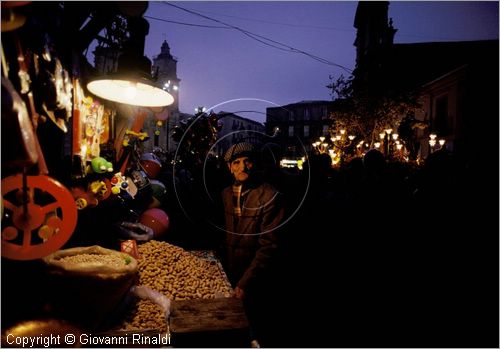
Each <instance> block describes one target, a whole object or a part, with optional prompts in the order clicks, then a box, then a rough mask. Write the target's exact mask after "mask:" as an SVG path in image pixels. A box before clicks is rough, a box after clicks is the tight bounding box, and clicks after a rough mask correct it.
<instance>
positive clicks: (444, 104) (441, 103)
mask: <svg viewBox="0 0 500 349" xmlns="http://www.w3.org/2000/svg"><path fill="white" fill-rule="evenodd" d="M434 126H435V127H434V129H435V131H436V133H437V134H438V136H446V135H449V134H450V125H449V121H448V96H443V97H439V98H437V99H436V117H435V125H434Z"/></svg>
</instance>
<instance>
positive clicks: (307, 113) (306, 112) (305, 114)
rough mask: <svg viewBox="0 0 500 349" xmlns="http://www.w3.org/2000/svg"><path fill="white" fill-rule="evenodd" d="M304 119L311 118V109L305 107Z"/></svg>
mask: <svg viewBox="0 0 500 349" xmlns="http://www.w3.org/2000/svg"><path fill="white" fill-rule="evenodd" d="M304 120H309V109H307V108H306V109H304Z"/></svg>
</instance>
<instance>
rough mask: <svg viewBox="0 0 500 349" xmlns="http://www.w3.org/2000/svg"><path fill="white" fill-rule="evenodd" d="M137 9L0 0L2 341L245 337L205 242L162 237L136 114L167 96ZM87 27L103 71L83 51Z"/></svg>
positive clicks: (158, 192)
mask: <svg viewBox="0 0 500 349" xmlns="http://www.w3.org/2000/svg"><path fill="white" fill-rule="evenodd" d="M146 8H147V2H144V3H142V2H137V3H135V2H134V4H131V3H129V4H126V3H122V2H113V3H105V4H104V5H103V6H96V5H95V4H94V3H90V4H89V5H83V4H82V3H66V2H62V3H59V2H53V3H36V2H2V202H1V203H2V205H1V209H2V211H1V214H2V231H1V238H2V240H1V244H2V284H3V287H2V303H3V306H2V320H3V321H2V322H3V324H2V345H4V346H13V347H17V346H23V345H25V344H26V343H23V342H22V340H21V338H30V339H31V340H33V341H34V342H32V343H35V342H36V344H38V345H45V342H44V341H45V340H50V341H51V342H50V343H49V344H50V346H54V347H57V346H96V345H97V346H99V347H104V346H108V345H110V346H113V345H115V346H116V344H124V343H123V342H119V343H108V342H106V341H105V339H108V340H109V341H111V339H112V338H115V339H116V340H117V341H118V340H119V339H121V340H122V341H123V340H127V339H128V338H130V339H131V340H134V342H128V343H125V344H127V345H123V346H149V347H150V346H158V347H159V346H166V345H168V346H170V345H174V346H186V345H187V346H189V345H194V344H196V345H200V346H221V345H228V346H235V345H238V346H239V345H245V344H247V343H248V322H247V320H246V317H245V314H244V311H243V306H242V303H241V301H239V300H236V299H234V298H231V295H232V288H231V285H230V283H229V281H228V279H227V276H226V274H225V272H224V270H223V268H222V265H221V263H220V261H219V260H218V259H217V256H216V254H215V253H213V252H210V251H207V250H202V251H188V250H186V249H183V248H181V247H179V246H176V245H175V244H173V243H169V242H166V239H165V234H166V232H167V231H168V230H169V229H170V225H171V222H170V219H171V217H170V216H169V214H167V212H168V211H169V208H170V207H169V206H168V205H166V199H165V198H166V196H167V186H168V184H167V182H166V181H165V177H162V175H164V174H165V166H166V164H167V162H166V159H165V158H163V159H162V155H164V154H162V151H161V149H155V151H154V152H152V151H146V150H144V149H145V148H147V147H146V145H147V144H146V142H148V141H149V140H150V138H151V137H150V135H149V134H148V132H147V131H146V130H145V125H146V123H148V122H149V123H150V121H153V122H154V121H155V120H164V118H165V115H168V113H167V110H166V109H165V108H166V107H167V106H168V105H169V104H171V103H172V102H173V98H172V96H171V95H170V94H169V93H168V92H166V91H164V90H162V89H161V88H157V87H155V85H154V82H152V77H151V74H150V70H151V64H150V62H148V61H149V60H148V59H147V57H145V56H144V39H145V36H146V35H147V33H148V24H147V21H146V20H145V19H144V18H142V14H143V13H144V11H145V9H146ZM120 25H121V27H120ZM117 28H118V29H117ZM120 30H122V31H123V32H122V34H126V35H122V36H121V37H118V36H117V31H120ZM102 33H105V36H106V37H101V35H104V34H102ZM95 39H98V42H99V45H100V47H101V48H102V47H104V48H106V49H109V50H112V49H116V50H117V52H118V53H120V54H119V57H120V58H119V59H118V61H117V62H115V63H116V64H115V66H114V68H115V70H114V71H111V72H110V71H109V70H110V68H109V67H107V68H106V69H107V70H106V71H103V67H101V70H99V69H98V68H99V67H97V65H96V66H92V65H91V64H90V63H89V62H88V61H87V58H86V55H85V53H86V52H85V51H86V50H88V47H89V45H90V43H91V42H92V41H93V40H95ZM134 64H135V65H136V66H139V73H137V71H138V70H137V69H136V68H137V67H132V66H133V65H134ZM134 69H135V70H134ZM111 70H112V69H111ZM133 72H135V73H133ZM144 72H147V73H146V74H144ZM148 75H149V76H148ZM117 82H118V83H117ZM108 84H110V85H108ZM113 84H114V85H113ZM122 85H126V87H127V88H126V89H125V90H122V91H120V90H118V88H121V87H123V86H122ZM131 88H137V90H134V91H132V92H133V93H132V92H131ZM144 91H146V93H144V94H142V93H143V92H144ZM129 94H131V95H129ZM132 95H133V96H132ZM175 223H176V222H174V224H175ZM56 329H57V331H56ZM69 333H72V334H74V335H76V334H78V336H77V339H76V341H74V342H72V343H70V342H69V341H66V342H64V340H63V338H65V335H66V334H69ZM61 336H62V337H61ZM47 338H48V339H47ZM154 338H157V339H156V340H154ZM167 338H168V343H166V342H165V340H166V339H167ZM135 340H136V341H135ZM56 341H58V342H56ZM103 341H104V342H103ZM35 346H36V345H35Z"/></svg>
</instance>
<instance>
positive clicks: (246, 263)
mask: <svg viewBox="0 0 500 349" xmlns="http://www.w3.org/2000/svg"><path fill="white" fill-rule="evenodd" d="M254 159H255V152H254V147H253V145H252V144H251V143H247V142H242V143H237V144H235V145H233V146H231V147H230V148H229V149H228V150H227V152H226V154H225V156H224V160H225V162H226V163H227V166H228V168H229V171H230V172H231V174H232V176H233V177H234V182H233V184H232V185H231V186H229V187H227V188H225V189H224V190H223V191H222V200H223V204H224V215H225V227H226V240H225V257H226V258H225V268H226V271H227V274H228V277H229V280H230V282H231V284H232V286H233V287H234V294H233V296H234V297H236V298H238V299H241V300H242V301H243V303H244V305H245V309H246V313H247V317H248V320H249V323H250V327H251V329H252V331H253V335H254V337H255V338H253V339H258V340H259V341H261V340H260V339H259V335H260V333H259V327H260V325H262V322H263V321H265V318H266V317H265V316H264V314H265V312H266V307H267V306H266V305H265V300H266V299H268V297H267V296H266V295H268V293H269V280H270V276H271V274H272V272H271V270H272V265H273V262H274V259H275V258H276V253H277V247H278V245H277V235H276V230H277V228H279V226H280V224H281V223H282V221H283V217H284V208H283V205H282V203H281V201H280V193H279V192H278V191H277V190H276V189H275V188H274V187H273V186H271V185H270V184H268V183H265V182H262V181H260V180H258V178H257V176H256V173H255V167H254Z"/></svg>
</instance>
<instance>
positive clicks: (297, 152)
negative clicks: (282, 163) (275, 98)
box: [266, 101, 335, 158]
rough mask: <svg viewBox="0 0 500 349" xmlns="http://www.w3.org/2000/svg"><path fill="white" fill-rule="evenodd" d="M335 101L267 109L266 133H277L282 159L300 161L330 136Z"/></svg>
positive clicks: (276, 140) (294, 104)
mask: <svg viewBox="0 0 500 349" xmlns="http://www.w3.org/2000/svg"><path fill="white" fill-rule="evenodd" d="M334 105H335V102H333V101H302V102H298V103H292V104H288V105H284V106H281V107H272V108H267V110H266V132H267V134H275V142H276V143H277V144H278V145H279V146H280V148H281V149H282V151H283V154H282V157H287V158H301V157H303V156H305V153H309V152H311V151H312V150H313V146H312V143H314V142H316V141H317V140H318V139H319V137H329V135H330V131H329V129H330V126H331V125H332V120H331V119H330V114H331V113H332V111H333V108H334Z"/></svg>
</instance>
